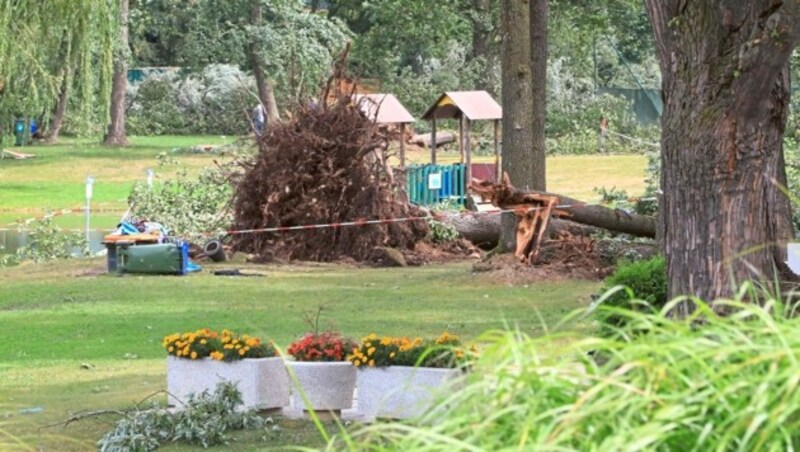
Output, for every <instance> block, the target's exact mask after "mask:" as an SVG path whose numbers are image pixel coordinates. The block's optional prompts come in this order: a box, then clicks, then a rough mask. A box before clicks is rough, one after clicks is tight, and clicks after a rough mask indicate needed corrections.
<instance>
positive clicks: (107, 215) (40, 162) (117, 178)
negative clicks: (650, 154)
mask: <svg viewBox="0 0 800 452" xmlns="http://www.w3.org/2000/svg"><path fill="white" fill-rule="evenodd" d="M236 140H238V138H236V137H219V136H214V137H183V136H161V137H131V142H132V143H133V145H132V146H130V147H127V148H121V149H120V148H106V147H103V146H100V145H99V144H97V143H98V140H97V139H65V140H63V142H62V143H61V144H57V145H41V146H30V147H26V148H22V150H23V151H24V152H28V153H32V154H35V155H36V158H34V159H30V160H9V159H6V160H2V161H0V228H3V227H8V225H9V224H10V223H14V222H16V221H17V220H20V219H26V218H31V217H36V216H39V215H41V214H42V213H43V212H44V210H45V209H69V208H81V207H82V206H83V205H84V185H85V180H86V176H89V175H91V176H93V177H94V178H95V186H94V197H93V199H92V209H93V210H94V213H93V215H92V227H94V228H109V227H113V226H114V225H116V224H117V223H118V222H119V218H120V217H121V216H122V214H123V213H124V212H125V210H126V209H127V204H126V199H127V197H128V194H129V192H130V189H131V187H132V186H133V184H134V182H136V181H142V180H144V179H145V177H146V176H145V171H146V170H147V169H148V168H154V169H156V177H157V178H158V177H169V176H170V175H171V174H174V171H175V169H176V167H174V166H167V167H163V168H157V160H156V156H158V155H159V154H160V153H168V154H171V155H173V156H175V157H177V158H178V159H179V160H180V161H181V164H182V165H184V166H185V167H187V168H189V169H197V168H200V167H203V166H207V165H211V164H213V160H214V159H219V158H220V157H219V156H218V155H213V154H212V155H203V154H190V153H186V152H176V151H178V150H181V149H186V148H191V147H193V146H195V145H199V144H226V143H233V142H235V141H236ZM408 158H409V161H411V162H416V163H422V162H427V161H429V159H430V156H429V155H428V153H427V152H424V151H417V152H410V153H409V156H408ZM457 159H458V155H457V154H456V153H454V152H442V153H440V155H439V160H440V161H441V162H443V163H447V162H454V161H456V160H457ZM475 161H476V162H492V161H493V159H492V157H476V158H475ZM547 165H548V168H547V174H548V188H549V189H550V190H551V191H553V192H556V193H561V194H564V195H567V196H571V197H574V198H577V199H581V200H586V201H591V200H594V199H597V198H598V196H597V194H596V193H594V192H593V191H592V190H593V189H594V188H595V187H607V188H611V187H617V188H618V189H623V190H627V191H628V193H629V194H631V195H632V196H634V195H638V194H641V193H642V192H643V190H644V182H643V179H644V170H645V166H646V161H645V158H644V157H643V156H640V155H604V156H555V157H549V158H548V160H547ZM56 223H57V224H59V225H60V226H62V227H67V228H81V227H83V224H84V219H83V215H82V213H80V212H77V213H74V214H71V215H65V216H61V217H58V218H57V220H56Z"/></svg>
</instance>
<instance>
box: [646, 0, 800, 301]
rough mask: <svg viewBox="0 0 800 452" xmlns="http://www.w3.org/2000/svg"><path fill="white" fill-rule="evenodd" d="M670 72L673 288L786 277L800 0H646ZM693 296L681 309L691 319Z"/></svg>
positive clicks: (703, 295)
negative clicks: (786, 143)
mask: <svg viewBox="0 0 800 452" xmlns="http://www.w3.org/2000/svg"><path fill="white" fill-rule="evenodd" d="M646 3H647V10H648V14H649V16H650V20H651V23H652V25H653V30H654V34H655V38H656V44H657V47H658V52H659V60H660V63H661V70H662V74H663V96H664V115H663V117H662V138H661V145H662V165H661V171H662V173H661V174H662V176H661V177H662V180H661V185H662V189H663V191H664V195H663V198H662V200H661V215H660V219H659V221H660V229H661V231H663V235H664V236H663V246H664V252H665V255H666V261H667V276H668V284H669V296H671V297H674V296H678V295H694V296H697V297H699V298H700V299H703V300H707V301H713V300H716V299H719V298H722V297H729V296H731V295H732V294H733V293H734V290H735V287H736V285H737V284H740V283H742V282H743V281H745V280H758V281H760V282H764V283H766V284H767V285H768V286H771V283H772V282H773V281H775V280H776V279H777V278H780V277H781V276H785V275H786V274H787V273H786V271H785V270H786V266H785V264H784V261H785V257H786V255H785V250H784V247H785V245H786V242H787V241H788V240H789V239H790V238H791V237H792V235H793V234H792V232H793V231H792V223H791V207H790V205H789V201H788V199H787V198H786V197H785V196H783V195H782V194H781V193H780V190H779V184H784V185H785V182H786V173H785V167H784V161H783V139H782V138H783V131H784V128H785V124H786V113H787V106H788V101H789V78H788V66H787V65H788V61H789V57H790V55H791V53H792V50H793V49H794V48H795V46H796V45H797V43H798V40H800V3H798V2H796V1H791V2H780V1H773V0H757V1H733V0H728V1H711V0H698V1H692V2H686V1H684V0H646ZM692 310H693V306H692V304H691V303H690V302H686V303H684V304H682V305H680V306H678V307H677V308H676V310H675V312H674V314H675V315H677V316H685V315H687V314H688V313H690V312H691V311H692Z"/></svg>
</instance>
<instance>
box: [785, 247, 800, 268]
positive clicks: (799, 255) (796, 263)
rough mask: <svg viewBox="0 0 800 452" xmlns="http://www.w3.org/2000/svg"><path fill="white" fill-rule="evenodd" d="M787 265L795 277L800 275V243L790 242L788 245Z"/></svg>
mask: <svg viewBox="0 0 800 452" xmlns="http://www.w3.org/2000/svg"><path fill="white" fill-rule="evenodd" d="M786 257H787V259H788V260H787V261H786V265H788V266H789V269H790V270H792V273H794V274H795V275H800V243H792V242H789V243H787V244H786Z"/></svg>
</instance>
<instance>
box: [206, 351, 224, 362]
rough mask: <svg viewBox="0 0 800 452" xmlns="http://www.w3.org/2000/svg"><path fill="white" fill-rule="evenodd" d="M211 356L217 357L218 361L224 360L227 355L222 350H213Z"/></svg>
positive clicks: (212, 357)
mask: <svg viewBox="0 0 800 452" xmlns="http://www.w3.org/2000/svg"><path fill="white" fill-rule="evenodd" d="M209 356H210V357H211V359H216V360H217V361H222V358H224V357H225V355H223V354H222V352H211V354H210V355H209Z"/></svg>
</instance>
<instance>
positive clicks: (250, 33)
mask: <svg viewBox="0 0 800 452" xmlns="http://www.w3.org/2000/svg"><path fill="white" fill-rule="evenodd" d="M253 1H260V2H261V3H262V11H263V15H264V23H263V25H260V26H253V25H251V24H250V17H249V13H250V7H251V5H252V2H253ZM133 17H134V19H133V20H132V22H134V25H133V26H134V27H135V32H134V38H133V41H134V42H133V48H134V57H135V60H136V64H138V65H142V66H150V65H166V66H181V67H186V68H188V69H192V70H199V69H201V68H203V67H205V66H207V65H209V64H218V63H225V64H233V65H238V66H240V67H242V68H247V69H249V68H250V64H251V62H250V59H249V58H248V55H247V48H248V45H250V44H252V43H256V46H257V48H258V49H259V51H260V52H261V57H262V61H263V62H264V64H265V67H264V70H265V71H266V72H267V74H268V76H269V77H270V78H271V79H273V80H274V81H275V84H276V94H277V95H278V96H279V100H280V99H282V100H283V101H288V100H294V99H298V98H300V97H304V96H309V97H310V96H312V95H315V94H316V93H317V89H318V88H319V86H320V84H321V81H322V80H324V79H325V78H326V76H327V74H328V72H329V70H330V65H331V60H332V58H333V55H335V54H336V53H338V52H339V51H341V50H342V49H343V48H344V45H345V43H346V42H347V41H348V40H349V39H351V37H352V35H351V34H350V32H349V30H348V29H347V26H346V25H345V24H344V23H343V22H342V21H341V20H339V19H336V18H328V17H327V15H326V14H322V13H316V14H312V13H310V12H309V11H308V10H306V9H305V7H304V2H302V1H300V0H277V1H266V0H229V1H225V2H219V1H215V0H198V1H195V2H191V3H190V4H187V2H185V1H180V0H139V1H138V2H137V3H136V5H135V8H134V13H133Z"/></svg>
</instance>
